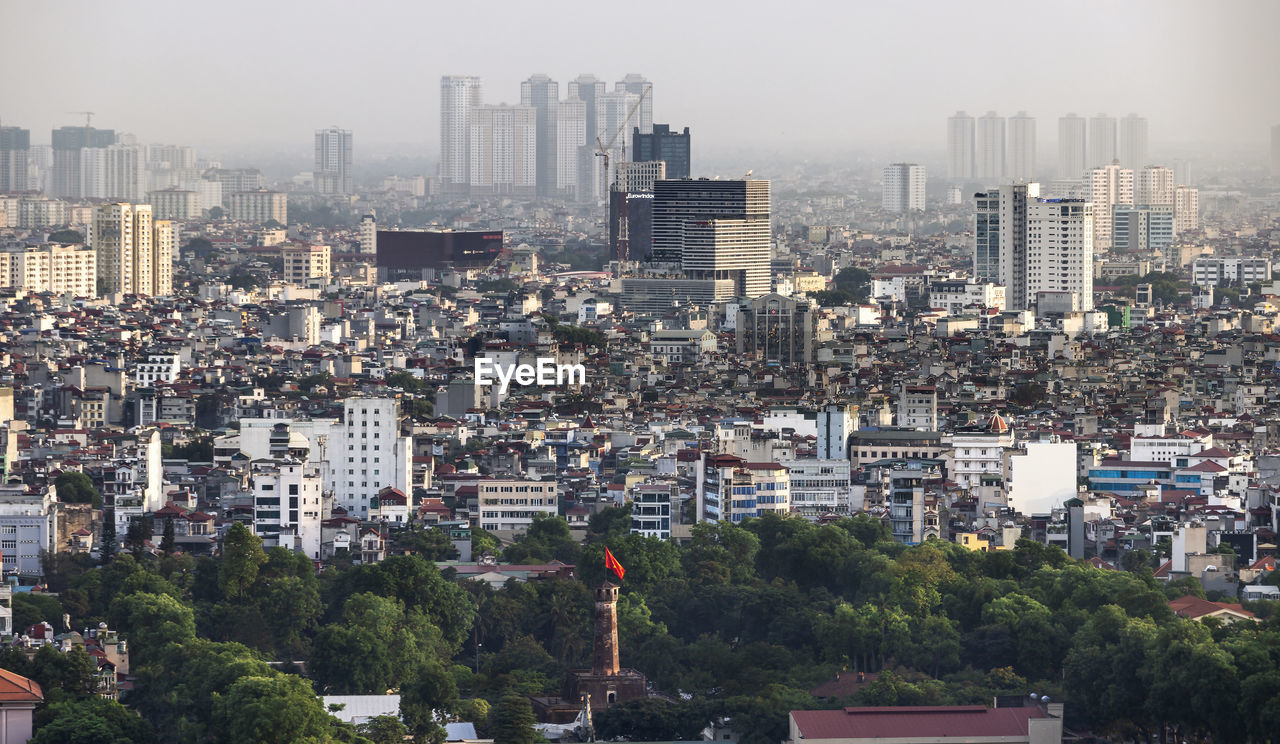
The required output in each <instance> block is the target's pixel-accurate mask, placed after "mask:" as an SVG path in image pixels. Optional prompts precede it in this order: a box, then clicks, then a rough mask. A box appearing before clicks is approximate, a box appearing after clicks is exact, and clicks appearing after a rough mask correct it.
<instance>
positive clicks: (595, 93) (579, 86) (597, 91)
mask: <svg viewBox="0 0 1280 744" xmlns="http://www.w3.org/2000/svg"><path fill="white" fill-rule="evenodd" d="M566 93H567V97H568V98H577V99H578V100H580V101H582V102H583V103H585V104H587V109H586V116H587V135H588V137H587V139H588V145H592V146H594V145H595V139H594V138H595V136H596V133H597V132H599V131H600V127H599V124H598V123H597V120H596V111H597V109H596V101H597V100H598V99H599V98H600V96H603V95H604V81H603V80H597V79H596V77H595V75H590V74H587V73H583V74H582V75H579V76H578V77H576V78H574V79H573V80H570V81H569V87H568V88H567V89H566ZM592 154H593V156H594V152H593V153H592Z"/></svg>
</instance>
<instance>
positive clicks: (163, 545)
mask: <svg viewBox="0 0 1280 744" xmlns="http://www.w3.org/2000/svg"><path fill="white" fill-rule="evenodd" d="M174 539H175V538H174V534H173V515H172V514H170V515H169V516H167V517H165V519H164V536H163V537H161V538H160V550H161V551H162V552H163V553H164V554H165V555H172V554H173V546H174Z"/></svg>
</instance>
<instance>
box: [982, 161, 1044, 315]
mask: <svg viewBox="0 0 1280 744" xmlns="http://www.w3.org/2000/svg"><path fill="white" fill-rule="evenodd" d="M1039 196H1040V184H1038V183H1017V184H1006V185H1003V186H999V187H997V188H993V189H990V190H988V191H985V192H980V193H978V194H975V195H974V204H975V208H974V232H973V234H974V254H973V273H974V275H975V276H976V277H977V278H978V279H979V280H981V281H985V282H991V283H992V284H998V285H1001V286H1003V287H1005V304H1006V306H1007V307H1008V308H1009V309H1010V310H1024V309H1026V307H1027V306H1026V304H1025V303H1026V297H1027V292H1026V276H1027V203H1028V202H1029V201H1030V200H1032V199H1035V198H1038V197H1039Z"/></svg>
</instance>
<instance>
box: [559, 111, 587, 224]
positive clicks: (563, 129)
mask: <svg viewBox="0 0 1280 744" xmlns="http://www.w3.org/2000/svg"><path fill="white" fill-rule="evenodd" d="M585 149H587V104H586V102H585V101H582V100H580V99H577V98H570V99H569V100H566V101H560V102H559V103H557V104H556V172H555V178H556V180H555V186H556V194H557V195H558V196H561V197H563V198H566V199H569V200H571V201H572V200H582V199H586V198H587V197H586V193H585V187H583V186H581V184H582V183H590V182H591V177H592V174H593V173H594V172H595V171H594V170H588V171H587V172H585V173H584V172H583V170H582V167H583V163H584V157H585V156H584V150H585ZM591 161H592V162H593V163H594V161H595V157H592V158H591ZM583 178H586V179H587V180H586V181H582V180H581V179H583Z"/></svg>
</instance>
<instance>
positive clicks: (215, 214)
mask: <svg viewBox="0 0 1280 744" xmlns="http://www.w3.org/2000/svg"><path fill="white" fill-rule="evenodd" d="M226 214H227V210H225V209H223V208H222V207H209V219H211V220H220V219H222V218H223V217H224V216H226Z"/></svg>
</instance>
